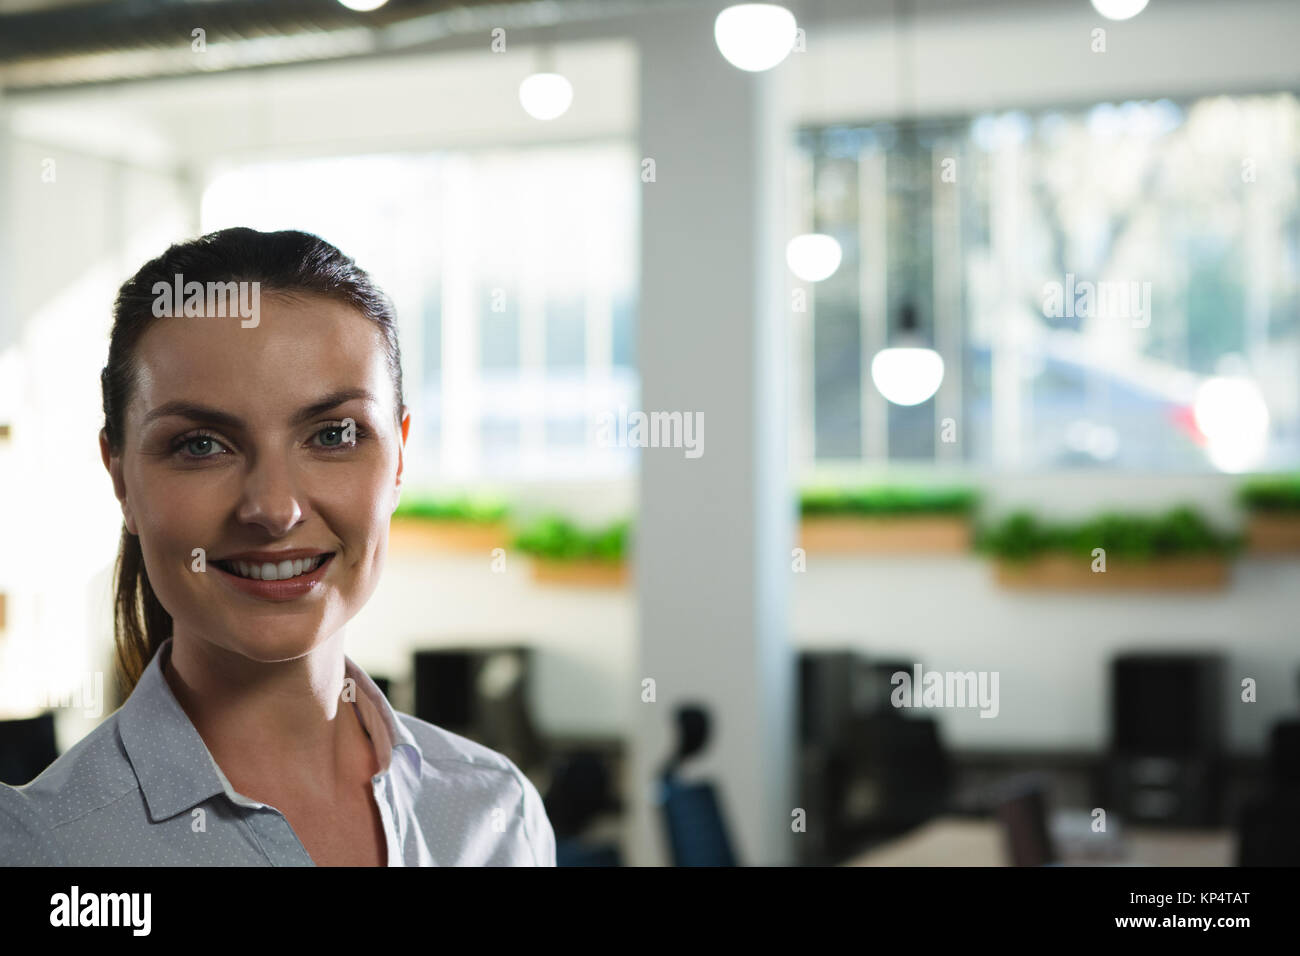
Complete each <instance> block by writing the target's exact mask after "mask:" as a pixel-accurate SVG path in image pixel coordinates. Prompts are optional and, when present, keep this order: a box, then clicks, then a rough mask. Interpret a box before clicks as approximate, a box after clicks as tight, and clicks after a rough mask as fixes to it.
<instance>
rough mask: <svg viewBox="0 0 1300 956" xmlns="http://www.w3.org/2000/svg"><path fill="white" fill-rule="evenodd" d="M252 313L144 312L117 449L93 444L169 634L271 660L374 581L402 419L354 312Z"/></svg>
mask: <svg viewBox="0 0 1300 956" xmlns="http://www.w3.org/2000/svg"><path fill="white" fill-rule="evenodd" d="M260 312H261V314H260V322H259V323H258V324H257V326H256V327H253V328H244V327H242V325H241V324H240V320H239V318H237V317H236V318H187V317H180V316H177V317H165V318H159V319H156V320H155V321H154V323H153V325H152V326H151V327H150V328H149V330H148V331H147V332H146V333H145V334H144V335H143V336H142V337H141V339H140V341H139V343H138V344H137V347H136V350H135V364H136V367H137V369H138V375H137V381H136V386H135V391H134V394H133V396H132V398H131V401H130V404H129V406H128V408H127V409H126V414H125V422H126V428H125V441H124V446H123V449H122V453H121V455H120V456H117V457H110V455H109V453H108V449H107V444H106V441H105V439H104V438H103V436H102V435H101V439H100V445H101V452H102V454H103V456H104V460H105V465H106V466H108V468H109V472H110V474H111V475H112V477H113V485H114V489H115V492H116V494H117V497H118V499H119V500H120V501H121V503H122V512H123V516H124V519H125V522H126V526H127V529H128V530H129V531H130V532H131V533H132V534H136V535H139V538H140V546H141V549H142V551H143V553H144V561H145V567H146V569H147V571H148V574H149V582H150V584H152V586H153V589H154V591H155V593H156V594H157V595H158V599H159V600H160V601H161V602H162V605H163V607H165V608H166V609H167V611H168V612H169V613H170V614H171V616H172V618H173V620H174V621H175V626H176V631H175V632H176V634H178V635H179V634H185V635H187V636H192V637H196V638H198V639H201V640H205V641H208V642H210V643H212V644H215V645H218V646H219V647H221V648H224V649H226V650H229V651H232V652H234V653H237V654H241V655H243V656H244V657H247V658H250V659H252V660H257V661H263V662H269V661H283V660H290V659H293V658H297V657H300V656H302V655H304V654H306V653H308V652H309V651H311V650H313V649H314V648H316V647H317V646H318V645H320V644H321V643H322V642H324V641H326V640H327V639H329V638H330V637H331V636H333V635H334V634H335V633H337V632H338V631H339V629H340V628H342V627H343V625H344V624H345V623H346V622H347V621H348V620H349V619H351V618H352V617H353V615H355V614H356V613H357V611H359V610H360V609H361V607H362V605H364V604H365V603H366V601H367V600H368V599H369V597H370V595H371V593H373V591H374V589H375V586H376V585H377V583H378V581H379V574H380V571H381V570H382V567H383V561H384V553H385V550H386V547H387V542H388V522H389V518H390V517H391V515H392V512H393V509H394V508H395V507H396V506H397V496H398V489H399V488H400V487H401V477H402V449H403V446H404V444H405V441H406V434H407V429H408V427H409V425H410V416H409V415H408V414H406V412H405V410H403V415H402V423H401V428H400V431H399V429H398V426H397V422H396V416H395V414H394V408H393V403H394V400H395V398H394V389H393V382H392V378H391V377H390V375H389V373H388V369H387V366H386V364H385V358H384V356H385V351H384V347H383V336H382V332H381V331H380V329H379V327H378V326H377V325H376V324H375V323H374V322H372V321H371V320H369V319H367V318H366V317H365V316H364V315H363V314H361V313H360V312H358V311H357V310H355V309H353V308H352V307H350V306H348V305H346V304H344V303H341V302H338V301H335V300H333V299H329V298H324V297H321V296H315V295H301V296H298V295H294V296H288V295H283V294H269V293H268V294H264V295H263V296H262V297H261V307H260ZM349 423H351V424H352V425H353V426H354V427H352V428H349ZM353 432H355V435H353ZM200 548H201V549H202V555H203V559H204V565H202V566H205V567H206V570H202V571H200V570H196V569H197V568H198V567H200V566H201V565H200V564H199V558H198V557H197V556H196V550H195V549H200ZM322 556H323V557H322ZM295 562H296V563H295ZM318 563H319V566H316V565H317V564H318ZM313 568H314V569H313Z"/></svg>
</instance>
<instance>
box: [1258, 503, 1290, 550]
mask: <svg viewBox="0 0 1300 956" xmlns="http://www.w3.org/2000/svg"><path fill="white" fill-rule="evenodd" d="M1248 533H1249V537H1248V541H1249V542H1250V550H1251V552H1252V553H1254V554H1288V553H1291V554H1294V553H1300V514H1293V513H1290V512H1267V511H1257V512H1255V513H1254V514H1252V515H1251V516H1250V525H1249V532H1248Z"/></svg>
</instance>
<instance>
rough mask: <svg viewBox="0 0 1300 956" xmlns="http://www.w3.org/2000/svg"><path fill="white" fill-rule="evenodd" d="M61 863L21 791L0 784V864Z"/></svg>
mask: <svg viewBox="0 0 1300 956" xmlns="http://www.w3.org/2000/svg"><path fill="white" fill-rule="evenodd" d="M64 862H65V861H64V859H63V854H62V853H61V852H60V851H59V848H58V845H57V844H56V843H55V842H54V841H53V840H51V839H50V836H49V830H48V828H47V827H46V826H45V823H44V820H43V819H42V817H41V815H40V813H39V812H38V811H37V809H36V808H35V807H34V806H33V805H32V803H31V801H30V800H29V799H28V798H27V796H26V795H25V794H24V793H23V791H21V790H19V789H17V788H15V787H11V786H8V785H7V784H3V783H0V866H62V865H64Z"/></svg>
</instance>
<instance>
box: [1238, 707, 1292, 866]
mask: <svg viewBox="0 0 1300 956" xmlns="http://www.w3.org/2000/svg"><path fill="white" fill-rule="evenodd" d="M1268 767H1269V782H1268V787H1267V789H1266V790H1265V792H1264V793H1263V794H1262V795H1259V796H1256V797H1254V798H1253V799H1251V800H1249V801H1247V802H1246V803H1245V804H1244V805H1243V806H1242V807H1241V809H1240V810H1239V811H1238V814H1237V821H1236V822H1237V865H1238V866H1300V820H1297V813H1296V810H1297V809H1298V808H1300V720H1280V721H1278V722H1277V723H1276V724H1274V725H1273V730H1272V732H1271V733H1270V734H1269V748H1268Z"/></svg>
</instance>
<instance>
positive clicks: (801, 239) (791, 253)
mask: <svg viewBox="0 0 1300 956" xmlns="http://www.w3.org/2000/svg"><path fill="white" fill-rule="evenodd" d="M819 72H820V71H819ZM817 165H818V163H817V158H816V155H814V157H813V163H812V227H813V231H812V232H806V233H803V234H802V235H798V236H795V237H794V238H793V239H791V240H790V241H789V242H788V243H787V244H786V247H785V262H786V265H788V266H789V267H790V271H791V272H793V273H794V274H795V275H796V276H798V277H799V278H800V279H802V280H803V281H804V282H821V281H822V280H823V279H829V278H830V277H831V276H833V275H834V274H835V270H836V269H838V268H839V267H840V262H841V260H842V259H843V258H844V251H843V250H842V249H841V248H840V244H839V240H837V239H836V238H835V237H834V236H828V235H826V234H825V233H821V232H818V231H817V221H818V219H819V218H820V216H819V207H820V196H819V193H818V189H817V181H818V177H817Z"/></svg>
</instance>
